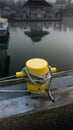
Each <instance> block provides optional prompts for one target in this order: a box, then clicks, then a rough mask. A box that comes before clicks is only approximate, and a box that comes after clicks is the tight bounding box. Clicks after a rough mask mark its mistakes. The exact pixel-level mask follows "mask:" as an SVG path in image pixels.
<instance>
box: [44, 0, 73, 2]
mask: <svg viewBox="0 0 73 130" xmlns="http://www.w3.org/2000/svg"><path fill="white" fill-rule="evenodd" d="M46 1H51V2H55V1H56V0H46ZM72 2H73V0H72Z"/></svg>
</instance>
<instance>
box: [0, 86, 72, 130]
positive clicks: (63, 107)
mask: <svg viewBox="0 0 73 130" xmlns="http://www.w3.org/2000/svg"><path fill="white" fill-rule="evenodd" d="M51 91H52V94H53V96H54V98H55V102H52V100H51V99H49V97H48V95H47V94H46V93H45V94H43V95H40V96H39V95H25V96H22V97H17V98H12V99H9V100H1V101H0V130H13V129H14V130H18V129H32V130H34V129H45V130H46V129H53V130H54V129H63V128H64V129H66V128H69V129H71V128H73V124H72V121H73V86H72V87H67V88H62V89H52V90H51Z"/></svg>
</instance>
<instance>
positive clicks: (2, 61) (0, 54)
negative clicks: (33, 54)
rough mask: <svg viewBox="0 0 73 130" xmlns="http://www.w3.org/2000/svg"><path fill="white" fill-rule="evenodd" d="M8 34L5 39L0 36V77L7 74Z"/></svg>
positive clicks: (8, 59) (8, 57) (8, 58)
mask: <svg viewBox="0 0 73 130" xmlns="http://www.w3.org/2000/svg"><path fill="white" fill-rule="evenodd" d="M8 43H9V34H8V36H7V38H6V39H1V38H0V77H4V76H7V75H8V71H9V63H10V56H8V54H7V49H8Z"/></svg>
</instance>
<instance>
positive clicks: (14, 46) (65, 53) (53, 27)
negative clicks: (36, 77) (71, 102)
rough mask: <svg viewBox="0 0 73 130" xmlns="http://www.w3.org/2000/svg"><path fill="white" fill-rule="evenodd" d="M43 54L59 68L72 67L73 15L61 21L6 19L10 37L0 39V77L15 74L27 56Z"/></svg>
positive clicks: (60, 69) (23, 64)
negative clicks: (17, 20) (10, 20)
mask: <svg viewBox="0 0 73 130" xmlns="http://www.w3.org/2000/svg"><path fill="white" fill-rule="evenodd" d="M35 57H39V58H44V59H45V60H47V61H48V63H49V65H51V66H56V67H57V69H58V71H64V70H72V69H73V19H72V18H71V19H64V20H63V21H62V22H17V23H9V39H8V42H7V43H2V42H1V43H0V66H1V67H0V68H1V69H0V77H1V76H7V75H14V74H15V73H16V71H20V70H21V69H22V68H23V67H24V66H25V63H26V61H27V60H28V59H30V58H35Z"/></svg>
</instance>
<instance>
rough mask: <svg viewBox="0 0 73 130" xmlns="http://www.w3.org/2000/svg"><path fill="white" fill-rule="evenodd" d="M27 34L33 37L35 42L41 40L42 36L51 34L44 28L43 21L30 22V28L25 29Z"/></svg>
mask: <svg viewBox="0 0 73 130" xmlns="http://www.w3.org/2000/svg"><path fill="white" fill-rule="evenodd" d="M24 32H25V34H26V35H27V36H28V37H30V38H31V39H32V41H33V42H40V41H41V39H42V37H44V36H46V35H47V34H49V32H48V31H45V30H43V26H42V24H41V23H37V22H34V23H30V30H29V31H28V30H26V31H24Z"/></svg>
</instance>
